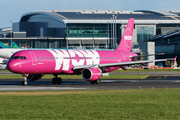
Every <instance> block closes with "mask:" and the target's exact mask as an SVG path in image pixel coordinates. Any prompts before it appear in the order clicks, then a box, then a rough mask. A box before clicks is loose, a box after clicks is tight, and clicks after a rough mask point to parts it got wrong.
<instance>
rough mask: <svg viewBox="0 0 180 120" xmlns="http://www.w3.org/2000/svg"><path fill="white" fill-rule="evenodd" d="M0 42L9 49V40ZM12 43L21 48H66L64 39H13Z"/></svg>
mask: <svg viewBox="0 0 180 120" xmlns="http://www.w3.org/2000/svg"><path fill="white" fill-rule="evenodd" d="M0 41H1V42H2V43H3V44H5V45H8V46H9V47H10V46H11V39H6V40H0ZM12 42H15V43H16V44H17V45H18V46H19V47H23V48H66V42H65V40H64V39H50V40H49V39H45V40H39V39H13V40H12Z"/></svg>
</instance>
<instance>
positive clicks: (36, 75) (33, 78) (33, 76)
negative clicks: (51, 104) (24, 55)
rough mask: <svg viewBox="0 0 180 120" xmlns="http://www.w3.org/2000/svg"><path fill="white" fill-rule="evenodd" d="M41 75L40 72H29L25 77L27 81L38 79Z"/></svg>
mask: <svg viewBox="0 0 180 120" xmlns="http://www.w3.org/2000/svg"><path fill="white" fill-rule="evenodd" d="M42 76H43V75H42V74H29V76H28V77H27V80H28V81H36V80H38V79H40V78H41V77H42Z"/></svg>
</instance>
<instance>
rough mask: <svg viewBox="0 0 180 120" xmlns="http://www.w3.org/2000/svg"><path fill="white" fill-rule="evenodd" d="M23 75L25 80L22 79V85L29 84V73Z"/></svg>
mask: <svg viewBox="0 0 180 120" xmlns="http://www.w3.org/2000/svg"><path fill="white" fill-rule="evenodd" d="M23 76H24V81H22V85H25V86H26V85H27V84H28V81H27V77H28V75H27V74H23Z"/></svg>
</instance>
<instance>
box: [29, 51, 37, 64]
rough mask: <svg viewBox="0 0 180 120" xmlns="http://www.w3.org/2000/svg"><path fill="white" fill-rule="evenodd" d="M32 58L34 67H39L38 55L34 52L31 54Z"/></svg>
mask: <svg viewBox="0 0 180 120" xmlns="http://www.w3.org/2000/svg"><path fill="white" fill-rule="evenodd" d="M29 54H30V55H31V58H32V65H37V58H36V55H35V54H34V53H33V52H29Z"/></svg>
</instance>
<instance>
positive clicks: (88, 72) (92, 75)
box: [82, 68, 102, 81]
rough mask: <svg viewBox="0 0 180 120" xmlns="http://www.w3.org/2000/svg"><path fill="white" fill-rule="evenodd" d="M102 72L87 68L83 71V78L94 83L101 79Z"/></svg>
mask: <svg viewBox="0 0 180 120" xmlns="http://www.w3.org/2000/svg"><path fill="white" fill-rule="evenodd" d="M101 74H102V72H101V70H100V69H99V68H85V69H84V70H83V71H82V77H83V78H84V79H85V80H90V81H94V80H97V79H99V78H100V77H101Z"/></svg>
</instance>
